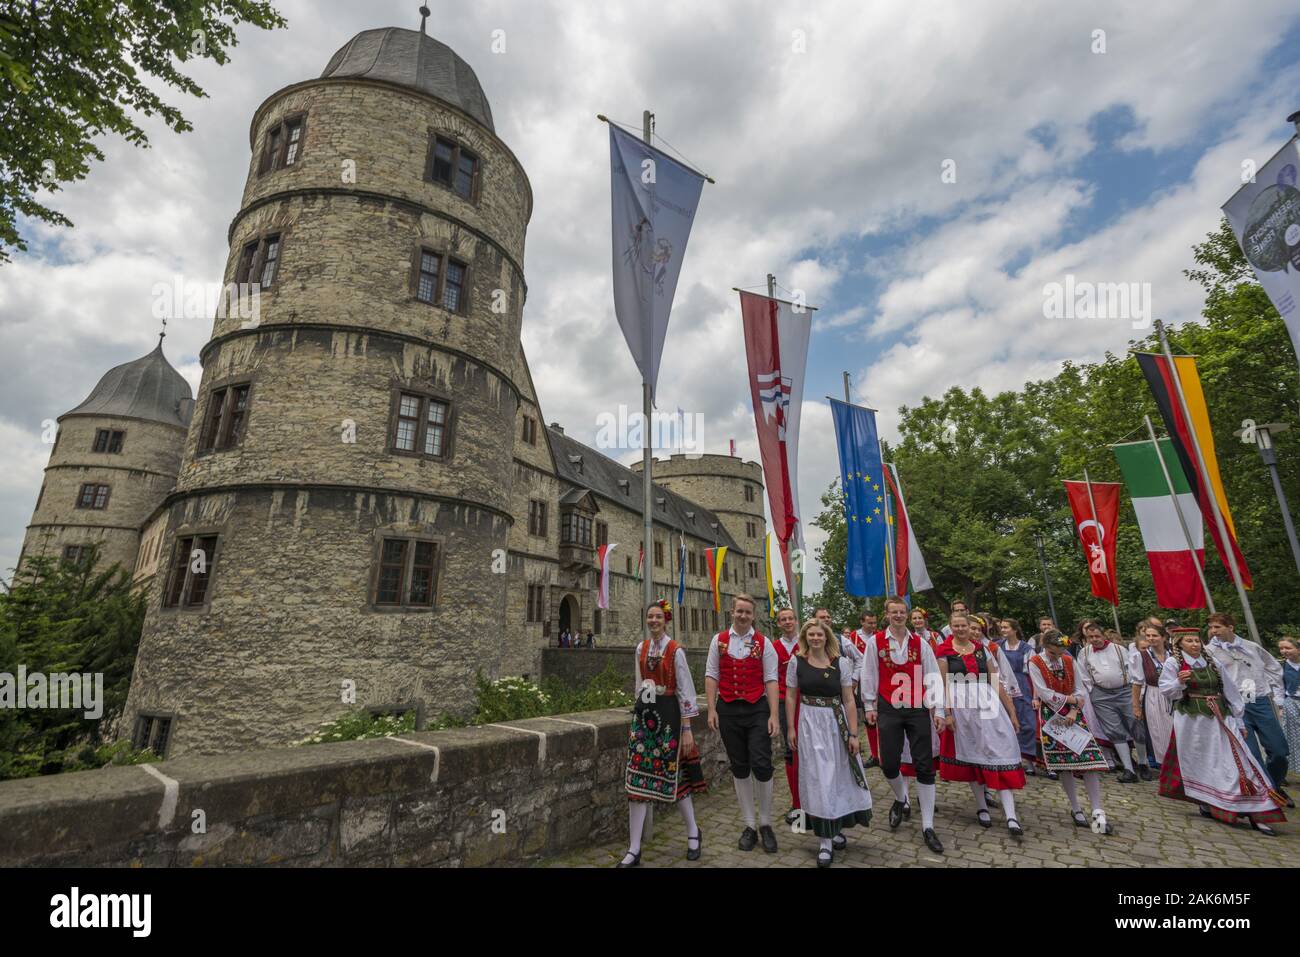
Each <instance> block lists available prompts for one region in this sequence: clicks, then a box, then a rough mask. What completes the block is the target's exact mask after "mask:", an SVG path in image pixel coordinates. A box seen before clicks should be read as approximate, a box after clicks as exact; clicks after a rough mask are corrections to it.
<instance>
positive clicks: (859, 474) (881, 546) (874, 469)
mask: <svg viewBox="0 0 1300 957" xmlns="http://www.w3.org/2000/svg"><path fill="white" fill-rule="evenodd" d="M831 416H832V418H833V419H834V421H835V444H836V445H837V446H838V447H839V452H840V483H841V485H842V486H843V488H844V522H845V524H846V525H847V526H848V554H847V556H846V561H845V563H844V590H845V591H846V592H848V593H849V594H850V595H857V596H859V597H862V598H870V597H873V596H875V595H885V594H888V590H887V584H886V580H885V549H886V546H887V543H888V528H887V526H886V517H887V515H888V509H887V508H886V504H885V476H884V469H883V467H882V465H881V462H880V439H879V437H878V436H877V434H876V413H875V412H873V411H872V410H871V409H865V408H863V407H862V406H860V405H850V404H849V403H847V402H840V401H839V400H838V399H831Z"/></svg>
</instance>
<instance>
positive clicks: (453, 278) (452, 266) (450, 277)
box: [414, 247, 469, 313]
mask: <svg viewBox="0 0 1300 957" xmlns="http://www.w3.org/2000/svg"><path fill="white" fill-rule="evenodd" d="M468 275H469V266H468V265H466V264H465V263H463V262H461V261H459V260H457V259H452V258H451V257H449V256H444V255H442V254H441V253H439V252H436V251H434V250H432V249H426V248H424V247H420V248H419V249H418V250H417V251H416V259H415V271H414V292H415V298H416V299H418V300H419V301H420V302H427V303H428V304H429V305H431V306H441V307H442V308H443V309H447V310H449V311H451V312H458V313H463V312H465V302H466V296H465V286H466V278H467V276H468Z"/></svg>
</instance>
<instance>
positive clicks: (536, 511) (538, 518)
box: [528, 499, 547, 538]
mask: <svg viewBox="0 0 1300 957" xmlns="http://www.w3.org/2000/svg"><path fill="white" fill-rule="evenodd" d="M546 526H547V522H546V503H545V502H539V501H537V499H531V500H530V501H529V502H528V534H529V535H537V536H540V537H542V538H545V537H546Z"/></svg>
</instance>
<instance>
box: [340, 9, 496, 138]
mask: <svg viewBox="0 0 1300 957" xmlns="http://www.w3.org/2000/svg"><path fill="white" fill-rule="evenodd" d="M332 76H337V77H348V76H356V77H365V78H367V79H372V80H384V81H386V82H388V83H397V84H400V85H401V86H408V87H411V88H412V89H415V90H419V91H420V92H422V93H428V94H430V95H431V96H436V97H437V98H438V99H440V100H443V101H445V102H447V103H450V104H451V105H452V106H455V107H457V108H459V109H461V110H463V111H464V112H466V113H468V114H469V115H470V116H472V117H474V119H476V120H478V121H479V122H480V123H482V124H483V125H484V126H486V127H487V128H488V129H489V130H492V132H494V133H495V132H496V129H495V128H494V127H493V126H492V108H491V107H490V106H489V105H488V100H487V96H486V95H484V93H483V87H481V86H479V82H478V77H477V76H475V75H474V71H473V70H472V69H471V68H470V65H469V64H468V63H466V62H465V61H464V60H462V59H461V58H460V57H459V56H457V55H456V53H455V51H453V50H452V48H451V47H449V46H447V45H446V44H445V43H440V42H439V41H437V40H435V39H434V38H433V37H431V36H429V35H428V34H425V33H422V32H420V31H419V30H403V29H401V28H399V27H383V28H381V29H378V30H362V31H361V32H360V33H358V34H357V35H356V36H354V37H353V38H352V39H351V40H349V41H348V42H347V43H345V44H344V45H343V46H342V47H341V48H340V49H339V51H338V52H337V53H335V54H334V56H332V57H330V62H329V64H328V65H327V66H326V67H325V72H324V73H322V74H321V77H322V78H324V77H332Z"/></svg>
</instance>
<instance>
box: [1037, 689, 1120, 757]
mask: <svg viewBox="0 0 1300 957" xmlns="http://www.w3.org/2000/svg"><path fill="white" fill-rule="evenodd" d="M1055 715H1056V712H1054V711H1053V710H1052V709H1051V708H1050V707H1049V706H1048V705H1047V704H1046V702H1044V703H1042V704H1040V706H1039V717H1038V743H1039V745H1040V746H1041V747H1042V749H1043V756H1042V758H1041V761H1042V763H1043V764H1044V765H1045V766H1046V767H1047V769H1048V770H1049V771H1109V770H1110V765H1109V764H1107V763H1106V756H1105V755H1104V754H1102V753H1101V748H1100V747H1098V745H1097V739H1096V738H1095V737H1094V738H1093V739H1092V741H1091V742H1089V744H1088V746H1087V747H1086V748H1084V749H1083V753H1082V754H1075V753H1074V752H1073V751H1071V750H1070V749H1069V748H1067V747H1066V746H1065V745H1063V744H1062V743H1061V742H1060V741H1057V740H1056V739H1055V738H1054V737H1052V736H1051V735H1050V734H1048V733H1047V731H1046V730H1044V728H1043V725H1045V724H1046V723H1047V722H1048V721H1050V720H1051V719H1052V718H1053V717H1055ZM1075 723H1076V724H1078V725H1080V726H1081V727H1083V728H1084V729H1086V730H1088V731H1091V729H1090V728H1088V720H1087V718H1085V717H1084V713H1083V709H1080V710H1079V717H1078V718H1077V719H1076V721H1075Z"/></svg>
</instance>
